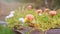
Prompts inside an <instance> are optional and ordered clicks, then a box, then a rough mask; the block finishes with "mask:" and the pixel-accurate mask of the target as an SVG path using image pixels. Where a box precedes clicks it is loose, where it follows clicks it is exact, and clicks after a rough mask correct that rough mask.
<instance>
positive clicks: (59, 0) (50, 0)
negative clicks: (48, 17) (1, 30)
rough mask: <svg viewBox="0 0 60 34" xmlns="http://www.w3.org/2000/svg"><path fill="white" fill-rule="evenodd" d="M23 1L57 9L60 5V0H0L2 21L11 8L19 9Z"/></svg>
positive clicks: (0, 18) (0, 19)
mask: <svg viewBox="0 0 60 34" xmlns="http://www.w3.org/2000/svg"><path fill="white" fill-rule="evenodd" d="M23 3H25V4H29V3H31V4H33V5H34V6H35V7H36V8H38V7H40V8H41V7H49V8H50V9H53V8H54V9H55V10H56V9H58V8H59V7H60V0H0V21H4V20H5V16H7V15H8V14H9V12H10V11H11V10H15V9H17V8H18V7H20V6H21V5H22V4H23Z"/></svg>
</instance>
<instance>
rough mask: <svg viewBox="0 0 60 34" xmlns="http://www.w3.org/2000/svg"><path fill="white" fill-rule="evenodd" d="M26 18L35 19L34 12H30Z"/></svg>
mask: <svg viewBox="0 0 60 34" xmlns="http://www.w3.org/2000/svg"><path fill="white" fill-rule="evenodd" d="M26 18H27V19H28V20H33V19H34V16H33V15H32V14H28V15H27V16H26Z"/></svg>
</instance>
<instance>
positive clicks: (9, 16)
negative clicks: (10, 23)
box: [5, 14, 14, 19]
mask: <svg viewBox="0 0 60 34" xmlns="http://www.w3.org/2000/svg"><path fill="white" fill-rule="evenodd" d="M13 16H14V14H10V15H8V16H6V17H5V19H9V18H11V17H13Z"/></svg>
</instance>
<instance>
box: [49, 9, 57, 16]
mask: <svg viewBox="0 0 60 34" xmlns="http://www.w3.org/2000/svg"><path fill="white" fill-rule="evenodd" d="M56 13H57V12H56V11H54V10H52V11H50V12H49V14H50V15H52V16H54V15H56Z"/></svg>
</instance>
